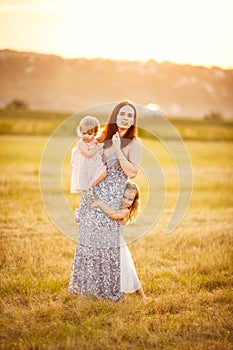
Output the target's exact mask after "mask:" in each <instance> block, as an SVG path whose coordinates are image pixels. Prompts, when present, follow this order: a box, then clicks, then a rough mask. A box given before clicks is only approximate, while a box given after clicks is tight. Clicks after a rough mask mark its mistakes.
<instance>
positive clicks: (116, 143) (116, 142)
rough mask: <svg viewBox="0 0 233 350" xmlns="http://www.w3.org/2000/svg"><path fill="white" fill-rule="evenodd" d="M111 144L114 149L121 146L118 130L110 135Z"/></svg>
mask: <svg viewBox="0 0 233 350" xmlns="http://www.w3.org/2000/svg"><path fill="white" fill-rule="evenodd" d="M112 145H113V147H114V148H115V149H120V148H121V138H120V135H119V133H118V132H116V133H115V134H114V135H113V137H112Z"/></svg>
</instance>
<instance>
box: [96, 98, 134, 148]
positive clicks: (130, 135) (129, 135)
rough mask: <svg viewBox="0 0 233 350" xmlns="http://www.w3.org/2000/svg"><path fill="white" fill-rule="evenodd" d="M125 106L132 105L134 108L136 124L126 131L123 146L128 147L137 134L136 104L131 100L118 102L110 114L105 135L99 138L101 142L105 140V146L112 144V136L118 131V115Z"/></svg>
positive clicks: (122, 140) (104, 131)
mask: <svg viewBox="0 0 233 350" xmlns="http://www.w3.org/2000/svg"><path fill="white" fill-rule="evenodd" d="M124 106H130V107H131V108H132V109H133V110H134V124H133V125H131V127H130V128H129V129H128V130H127V131H126V133H125V135H124V138H122V139H121V147H122V148H124V147H126V146H127V145H128V144H129V143H130V142H131V141H132V140H134V139H135V138H136V136H137V126H136V121H137V111H136V108H135V106H134V105H133V103H132V102H130V101H129V100H123V101H120V102H118V103H117V104H116V106H115V107H114V109H113V110H112V112H111V114H110V115H109V118H108V121H107V124H106V125H105V128H104V130H103V134H102V135H103V136H102V137H101V138H100V139H99V140H98V141H100V142H105V148H109V147H111V145H112V137H113V135H114V134H115V133H116V132H117V131H118V127H117V123H116V122H117V115H118V113H119V111H120V109H121V108H122V107H124Z"/></svg>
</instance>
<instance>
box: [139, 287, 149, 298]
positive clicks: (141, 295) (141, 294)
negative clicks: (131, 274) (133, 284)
mask: <svg viewBox="0 0 233 350" xmlns="http://www.w3.org/2000/svg"><path fill="white" fill-rule="evenodd" d="M136 293H137V294H138V295H139V296H140V297H141V299H142V300H149V299H150V298H148V297H147V296H146V294H145V293H144V291H143V289H142V288H140V289H138V290H136Z"/></svg>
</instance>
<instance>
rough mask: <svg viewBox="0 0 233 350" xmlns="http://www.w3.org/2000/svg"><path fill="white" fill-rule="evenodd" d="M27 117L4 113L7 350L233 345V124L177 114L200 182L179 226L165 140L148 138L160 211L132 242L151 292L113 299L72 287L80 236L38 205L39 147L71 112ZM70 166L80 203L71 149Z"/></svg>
mask: <svg viewBox="0 0 233 350" xmlns="http://www.w3.org/2000/svg"><path fill="white" fill-rule="evenodd" d="M20 113H22V114H21V115H20V116H19V115H17V113H16V115H15V116H14V115H13V116H8V117H7V116H6V115H5V114H4V111H1V113H0V117H1V118H0V120H1V128H0V131H1V152H0V153H1V173H0V178H1V183H0V189H1V211H0V219H1V272H0V274H1V309H0V310H1V311H0V312H1V319H0V322H1V345H0V347H1V349H9V350H12V349H22V350H24V349H44V350H50V349H51V350H53V349H56V350H59V349H67V350H73V349H76V350H77V349H87V350H94V349H95V350H96V349H97V350H104V349H117V350H121V349H127V350H131V349H132V350H134V349H177V350H180V349H184V350H186V349H190V350H191V349H196V350H197V349H198V350H201V349H202V350H206V349H211V350H213V349H219V350H230V349H232V348H233V310H232V305H233V288H232V286H233V230H232V217H233V210H232V208H233V196H232V189H233V181H232V178H233V153H232V145H233V125H232V123H231V122H223V121H216V122H213V123H212V122H211V121H209V122H207V121H199V122H194V121H188V120H183V121H182V120H180V121H174V125H175V126H176V127H177V128H178V130H179V131H180V132H181V135H182V136H183V137H184V139H185V143H186V146H187V149H188V151H189V153H190V156H191V162H192V167H193V180H194V188H193V194H192V199H191V203H190V206H189V208H188V211H187V213H186V216H185V218H184V220H183V221H182V223H181V224H180V225H179V227H178V228H177V229H176V230H175V231H174V232H173V233H172V234H166V233H165V228H166V225H167V223H168V220H169V216H170V214H171V210H172V208H173V207H174V204H175V201H176V196H177V190H178V179H177V173H176V168H175V165H174V163H173V162H172V161H171V158H170V156H169V154H168V153H167V151H166V150H165V149H164V147H163V146H162V145H161V144H160V142H159V141H156V140H154V139H153V138H144V137H142V143H143V145H144V146H145V147H147V148H148V149H150V150H152V151H153V152H155V153H156V157H157V159H158V161H159V162H160V164H161V167H162V169H163V171H164V174H165V177H166V202H165V207H164V210H163V212H162V215H161V217H160V219H159V220H158V222H157V223H156V224H155V225H154V227H153V228H152V229H151V231H150V232H149V233H148V234H146V235H145V236H144V237H143V238H141V239H140V240H138V241H136V242H134V243H132V244H130V245H129V248H130V251H131V253H132V256H133V259H134V262H135V265H136V269H137V272H138V275H139V277H140V280H141V283H142V286H143V288H144V290H145V292H146V294H147V295H148V296H149V297H150V298H151V299H150V301H149V302H147V303H142V302H141V301H140V300H139V298H138V296H137V295H127V296H126V298H125V300H124V302H123V303H114V302H111V301H99V300H96V299H88V300H87V299H82V298H80V297H78V296H71V295H69V294H68V283H69V276H70V271H71V264H72V261H73V255H74V252H75V248H76V243H75V242H73V241H71V240H69V239H67V238H66V237H65V236H63V235H62V234H61V233H60V232H58V231H57V230H56V228H55V227H54V226H53V224H52V223H51V222H50V220H49V218H48V216H47V214H46V211H45V209H44V207H43V204H42V201H41V195H40V188H39V167H40V161H41V156H42V152H43V149H44V147H45V145H46V143H47V141H48V137H49V133H51V132H52V130H53V128H55V127H56V126H57V125H58V124H59V123H60V122H61V121H62V120H63V119H64V118H65V117H66V116H68V114H67V115H66V114H64V115H51V114H48V118H46V117H45V113H42V112H41V113H40V112H30V111H27V112H26V113H24V112H20ZM35 113H37V114H36V115H35ZM33 123H34V124H33ZM211 123H212V124H211ZM32 124H33V125H34V126H32ZM151 125H152V123H150V126H151ZM16 126H17V128H16ZM150 130H151V129H150ZM58 151H59V150H58ZM63 174H64V181H63V182H64V192H65V195H66V197H67V201H68V202H69V203H70V205H71V207H72V208H73V209H74V208H75V206H76V200H78V198H75V197H74V196H73V195H69V193H68V188H67V187H68V183H69V176H70V166H69V162H68V156H67V159H66V160H65V162H64V169H63ZM135 181H136V182H137V183H138V184H139V186H140V188H141V194H142V208H143V205H144V204H145V203H144V201H145V195H146V193H145V188H144V183H145V181H144V178H143V176H142V175H140V174H139V176H138V177H137V178H136V179H135ZM153 195H154V196H156V192H155V193H153Z"/></svg>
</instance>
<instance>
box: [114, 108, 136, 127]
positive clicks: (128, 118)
mask: <svg viewBox="0 0 233 350" xmlns="http://www.w3.org/2000/svg"><path fill="white" fill-rule="evenodd" d="M134 119H135V115H134V109H133V108H132V107H131V106H129V105H126V106H123V107H121V109H120V110H119V112H118V114H117V117H116V124H117V127H118V128H119V129H125V130H128V129H129V128H130V127H131V126H132V125H134Z"/></svg>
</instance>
